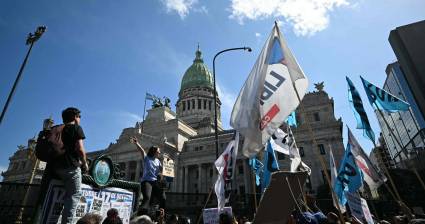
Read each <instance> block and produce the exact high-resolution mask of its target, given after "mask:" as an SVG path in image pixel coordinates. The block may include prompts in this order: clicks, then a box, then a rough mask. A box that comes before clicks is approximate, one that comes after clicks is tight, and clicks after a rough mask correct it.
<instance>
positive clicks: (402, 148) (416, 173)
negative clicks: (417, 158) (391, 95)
mask: <svg viewBox="0 0 425 224" xmlns="http://www.w3.org/2000/svg"><path fill="white" fill-rule="evenodd" d="M373 104H374V105H375V107H376V110H377V111H378V112H379V114H380V115H381V117H382V119H383V120H384V123H385V125H386V126H387V129H388V130H389V131H390V133H391V135H392V136H393V137H394V139H395V141H396V143H397V145H398V146H399V147H400V149H401V151H402V152H403V153H404V155H405V156H406V158H408V155H407V153H406V151H405V147H403V146H402V145H401V143H400V141H399V139H398V138H397V136H396V135H395V134H394V132H393V130H392V129H391V127H390V125H389V124H388V121H387V119H386V118H385V116H384V113H382V111H381V110H380V109H379V107H378V105H377V104H376V101H374V102H373ZM412 169H413V173H415V176H416V178H418V180H419V183H420V184H421V186H422V188H423V189H424V190H425V184H424V182H423V180H422V178H421V177H420V176H419V174H418V171H417V170H416V168H415V167H412ZM390 180H391V178H390ZM393 187H395V186H393ZM396 193H397V190H396ZM397 195H398V193H397Z"/></svg>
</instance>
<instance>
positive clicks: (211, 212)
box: [202, 207, 233, 224]
mask: <svg viewBox="0 0 425 224" xmlns="http://www.w3.org/2000/svg"><path fill="white" fill-rule="evenodd" d="M221 213H227V214H230V215H232V216H233V213H232V207H224V208H223V211H222V212H220V213H219V211H218V209H217V208H206V209H204V210H202V219H203V220H204V224H218V223H219V218H220V214H221Z"/></svg>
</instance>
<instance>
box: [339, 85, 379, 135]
mask: <svg viewBox="0 0 425 224" xmlns="http://www.w3.org/2000/svg"><path fill="white" fill-rule="evenodd" d="M345 78H346V79H347V84H348V102H349V103H350V106H351V109H352V110H353V112H354V117H356V121H357V129H363V136H365V137H367V138H369V139H370V140H371V141H372V142H373V143H375V133H374V132H373V130H372V127H370V123H369V119H368V118H367V114H366V111H365V110H364V107H363V102H362V98H360V94H359V92H358V91H357V89H356V87H355V86H354V84H353V82H351V80H350V79H349V78H348V77H345Z"/></svg>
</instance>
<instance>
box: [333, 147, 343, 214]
mask: <svg viewBox="0 0 425 224" xmlns="http://www.w3.org/2000/svg"><path fill="white" fill-rule="evenodd" d="M329 152H330V153H329V163H330V165H329V168H330V169H331V186H332V187H333V186H335V180H336V178H337V175H338V171H337V167H336V164H335V159H334V154H333V153H332V149H331V150H329ZM332 191H333V189H332ZM334 195H335V194H334V193H332V199H333V204H334V206H335V208H338V205H337V203H339V208H340V209H341V213H344V212H345V211H346V208H345V205H343V204H341V203H340V202H339V200H338V198H337V197H336V195H335V196H334Z"/></svg>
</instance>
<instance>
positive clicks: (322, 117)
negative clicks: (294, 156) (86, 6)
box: [278, 88, 344, 193]
mask: <svg viewBox="0 0 425 224" xmlns="http://www.w3.org/2000/svg"><path fill="white" fill-rule="evenodd" d="M334 110H335V108H334V101H333V99H332V98H329V96H328V94H327V93H326V92H325V91H323V89H322V88H321V89H320V90H318V91H314V92H310V93H307V94H306V95H305V96H304V98H303V100H302V102H301V105H300V106H299V107H298V108H297V110H296V118H297V122H298V127H297V128H292V131H293V133H294V136H295V141H296V143H297V146H298V148H299V151H300V155H301V159H302V161H303V162H304V163H305V164H307V165H308V166H309V167H310V168H311V171H312V173H311V176H310V177H309V179H308V180H307V184H306V188H305V190H306V191H309V192H310V193H317V192H316V191H317V188H318V187H319V186H320V185H323V184H327V183H326V179H325V176H324V175H325V174H324V173H323V171H324V169H323V168H322V165H321V163H320V160H319V156H322V158H323V159H324V161H325V164H326V167H327V169H328V170H329V164H330V163H329V151H330V150H332V152H333V155H334V159H335V163H336V165H337V167H339V163H340V161H341V158H342V157H343V155H344V145H343V141H342V129H343V123H342V120H341V118H339V119H336V118H335V114H334ZM307 122H308V123H307ZM309 125H310V127H311V128H312V130H313V132H310V131H309ZM313 136H314V137H315V140H316V142H314V141H313ZM279 154H280V153H278V157H280V158H282V159H279V163H280V167H281V169H283V170H289V164H290V163H289V162H290V161H289V159H288V158H287V157H286V158H284V157H283V156H282V155H283V154H281V155H279ZM328 172H329V171H328Z"/></svg>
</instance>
